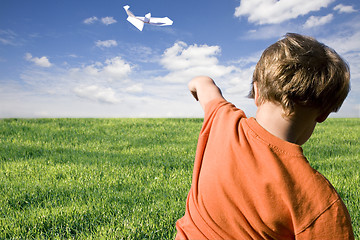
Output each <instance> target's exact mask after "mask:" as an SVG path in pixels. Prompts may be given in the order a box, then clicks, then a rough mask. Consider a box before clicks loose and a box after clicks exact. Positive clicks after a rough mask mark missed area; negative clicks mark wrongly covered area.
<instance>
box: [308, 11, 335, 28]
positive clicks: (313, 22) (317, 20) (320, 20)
mask: <svg viewBox="0 0 360 240" xmlns="http://www.w3.org/2000/svg"><path fill="white" fill-rule="evenodd" d="M333 18H334V15H332V14H331V13H330V14H328V15H326V16H322V17H316V16H310V17H309V18H308V20H307V21H306V22H305V24H304V26H303V27H304V28H313V27H318V26H322V25H325V24H327V23H329V22H331V21H332V20H333Z"/></svg>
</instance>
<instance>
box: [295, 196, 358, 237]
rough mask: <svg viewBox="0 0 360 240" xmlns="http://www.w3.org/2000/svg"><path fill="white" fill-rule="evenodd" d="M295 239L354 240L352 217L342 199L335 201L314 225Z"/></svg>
mask: <svg viewBox="0 0 360 240" xmlns="http://www.w3.org/2000/svg"><path fill="white" fill-rule="evenodd" d="M295 239H296V240H305V239H321V240H330V239H344V240H345V239H346V240H353V239H354V232H353V229H352V226H351V219H350V215H349V213H348V211H347V209H346V206H345V205H344V203H343V202H342V201H341V199H338V200H337V201H335V202H334V203H333V204H332V205H331V206H330V207H329V208H328V209H327V210H326V211H324V212H323V213H322V214H321V215H320V216H319V217H318V218H317V219H316V220H315V221H314V222H313V223H312V224H310V225H309V226H308V227H307V228H306V229H304V230H303V231H301V232H300V233H299V234H297V235H296V238H295Z"/></svg>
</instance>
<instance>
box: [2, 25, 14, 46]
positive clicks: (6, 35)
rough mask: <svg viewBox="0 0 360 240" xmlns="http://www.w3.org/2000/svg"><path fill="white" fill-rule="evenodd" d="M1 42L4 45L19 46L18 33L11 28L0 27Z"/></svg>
mask: <svg viewBox="0 0 360 240" xmlns="http://www.w3.org/2000/svg"><path fill="white" fill-rule="evenodd" d="M0 43H1V44H4V45H11V46H17V45H19V43H17V34H16V33H15V32H13V31H11V30H1V29H0Z"/></svg>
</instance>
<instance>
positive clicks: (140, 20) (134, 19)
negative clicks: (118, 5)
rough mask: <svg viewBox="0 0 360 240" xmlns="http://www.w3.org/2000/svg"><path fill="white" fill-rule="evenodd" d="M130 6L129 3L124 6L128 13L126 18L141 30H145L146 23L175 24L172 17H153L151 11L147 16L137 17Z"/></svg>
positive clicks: (158, 24)
mask: <svg viewBox="0 0 360 240" xmlns="http://www.w3.org/2000/svg"><path fill="white" fill-rule="evenodd" d="M129 8H130V6H129V5H126V6H124V9H125V11H126V13H127V15H128V18H127V19H126V20H128V21H129V22H130V23H131V24H132V25H134V26H135V27H137V29H139V30H140V31H142V30H143V28H144V23H148V24H151V25H157V26H169V25H172V24H173V21H172V20H171V19H170V18H168V17H163V18H154V17H151V13H148V14H146V15H145V17H137V16H135V15H134V14H133V13H132V12H131V11H130V10H129Z"/></svg>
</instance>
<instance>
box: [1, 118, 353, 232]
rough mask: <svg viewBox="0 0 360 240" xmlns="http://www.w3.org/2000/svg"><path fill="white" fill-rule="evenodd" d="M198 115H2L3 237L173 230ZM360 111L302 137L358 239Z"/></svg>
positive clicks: (181, 209)
mask: <svg viewBox="0 0 360 240" xmlns="http://www.w3.org/2000/svg"><path fill="white" fill-rule="evenodd" d="M201 124H202V119H4V120H0V239H49V238H50V239H173V238H174V236H175V222H176V220H177V219H178V218H180V217H181V216H182V215H183V214H184V208H185V201H186V196H187V193H188V191H189V188H190V184H191V176H192V167H193V159H194V155H195V149H196V143H197V137H198V133H199V130H200V128H201ZM359 127H360V119H329V120H327V121H326V122H325V123H323V124H320V125H319V126H318V127H317V129H316V131H315V133H314V136H313V137H312V138H311V139H310V140H309V142H308V143H306V144H305V145H304V152H305V154H306V155H307V157H308V159H309V161H310V162H311V164H312V165H313V166H314V167H315V168H316V169H318V170H319V171H320V172H321V173H323V174H324V175H325V176H326V177H327V178H328V179H329V180H330V181H331V182H332V183H333V185H334V186H335V188H336V189H337V190H338V192H339V193H340V195H341V196H342V198H343V200H344V202H345V204H346V205H347V207H348V209H349V212H350V215H351V217H352V220H353V227H354V231H355V234H356V239H360V229H359V226H360V209H359V205H360V202H359V199H360V196H359V194H360V178H359V175H360V174H359V166H360V164H359V163H360V159H359V156H360V152H359V144H360V140H359V137H360V128H359Z"/></svg>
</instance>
